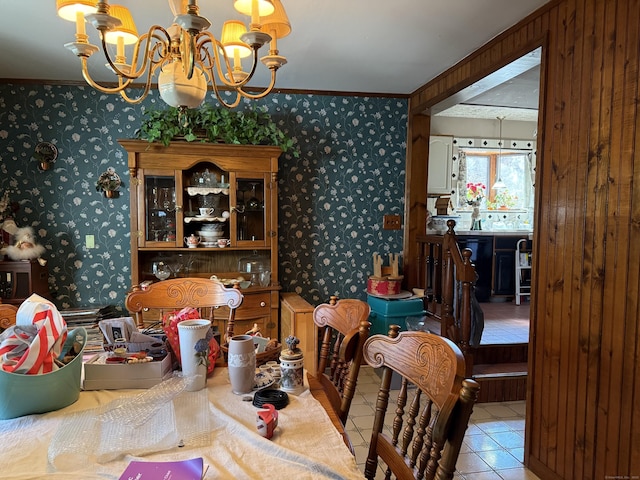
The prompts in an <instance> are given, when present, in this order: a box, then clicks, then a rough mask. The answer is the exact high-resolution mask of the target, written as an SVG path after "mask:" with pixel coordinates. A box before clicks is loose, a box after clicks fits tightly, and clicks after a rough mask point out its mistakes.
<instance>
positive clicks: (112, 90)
mask: <svg viewBox="0 0 640 480" xmlns="http://www.w3.org/2000/svg"><path fill="white" fill-rule="evenodd" d="M87 58H88V57H80V62H81V64H82V76H83V77H84V79H85V81H86V82H87V83H88V84H89V86H91V87H93V88H95V89H96V90H98V91H99V92H102V93H120V92H121V91H122V90H124V89H125V88H127V87H128V86H129V85H130V84H131V83H132V82H133V80H131V79H127V80H126V81H125V82H124V83H122V81H120V82H119V85H118V86H117V87H104V86H102V85H100V84H98V83H96V82H95V81H94V80H93V78H91V75H90V74H89V68H88V67H87Z"/></svg>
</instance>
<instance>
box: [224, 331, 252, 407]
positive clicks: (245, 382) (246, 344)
mask: <svg viewBox="0 0 640 480" xmlns="http://www.w3.org/2000/svg"><path fill="white" fill-rule="evenodd" d="M228 367H229V368H228V370H229V381H230V382H231V390H232V391H233V393H235V394H237V395H241V394H244V393H249V392H251V391H252V390H253V385H254V382H255V377H256V350H255V346H254V345H253V337H252V336H251V335H236V336H234V337H231V340H229V359H228Z"/></svg>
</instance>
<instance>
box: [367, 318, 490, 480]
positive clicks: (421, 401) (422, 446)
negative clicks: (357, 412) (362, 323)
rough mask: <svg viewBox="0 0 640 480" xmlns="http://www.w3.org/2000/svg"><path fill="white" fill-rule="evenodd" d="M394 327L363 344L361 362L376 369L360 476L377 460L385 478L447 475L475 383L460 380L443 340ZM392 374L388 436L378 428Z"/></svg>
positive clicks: (457, 356)
mask: <svg viewBox="0 0 640 480" xmlns="http://www.w3.org/2000/svg"><path fill="white" fill-rule="evenodd" d="M399 330H400V327H399V326H398V325H392V326H391V328H390V332H389V336H387V335H373V336H371V337H370V338H369V339H368V340H367V341H366V342H365V344H364V350H363V356H364V359H365V361H366V362H367V363H368V364H369V365H371V366H372V367H374V368H382V378H381V382H380V389H379V391H378V397H377V401H376V411H375V417H374V421H373V432H372V434H371V443H370V444H369V454H368V457H367V461H366V465H365V477H366V478H368V479H374V478H375V476H376V470H377V468H378V459H380V460H382V462H383V463H384V465H383V466H382V467H383V470H384V469H386V472H385V473H386V477H385V478H390V477H389V475H391V474H393V476H394V477H395V478H397V479H399V480H409V479H412V480H413V479H422V478H424V479H426V480H432V479H434V478H435V479H438V480H445V479H451V478H453V474H454V471H455V467H456V461H457V459H458V454H459V453H460V447H461V445H462V439H463V438H464V433H465V431H466V429H467V425H468V423H469V417H470V416H471V412H472V410H473V404H474V403H475V402H476V400H477V398H478V390H479V389H480V387H479V385H478V384H477V383H476V382H475V381H473V380H471V379H465V377H464V374H465V362H464V357H463V355H462V352H461V351H460V349H459V348H458V347H457V346H456V345H455V344H454V343H453V342H451V341H450V340H449V339H447V338H444V337H441V336H439V335H435V334H432V333H428V332H415V331H408V332H401V333H399ZM394 372H395V373H396V374H398V375H400V378H401V382H400V389H399V390H398V394H397V403H395V404H393V407H392V409H391V410H390V417H389V419H390V422H391V425H390V426H388V427H387V428H388V429H389V430H388V431H390V432H391V433H390V434H389V433H386V432H383V426H384V421H385V415H386V414H387V407H388V405H389V395H390V384H391V377H392V374H393V373H394ZM394 395H395V393H394Z"/></svg>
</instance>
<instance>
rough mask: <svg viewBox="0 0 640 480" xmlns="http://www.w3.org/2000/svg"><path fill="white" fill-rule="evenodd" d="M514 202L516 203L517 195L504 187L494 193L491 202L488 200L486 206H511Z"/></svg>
mask: <svg viewBox="0 0 640 480" xmlns="http://www.w3.org/2000/svg"><path fill="white" fill-rule="evenodd" d="M516 203H518V196H517V195H514V194H512V193H510V192H509V190H507V189H506V188H505V189H504V190H501V191H500V192H498V193H497V194H496V196H495V198H494V199H493V202H489V205H488V208H489V209H490V210H496V209H500V208H502V209H506V208H513V207H515V205H516Z"/></svg>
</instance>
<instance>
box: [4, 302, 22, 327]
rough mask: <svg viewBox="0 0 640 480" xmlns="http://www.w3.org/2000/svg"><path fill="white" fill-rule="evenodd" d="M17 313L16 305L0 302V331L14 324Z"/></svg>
mask: <svg viewBox="0 0 640 480" xmlns="http://www.w3.org/2000/svg"><path fill="white" fill-rule="evenodd" d="M17 313H18V307H16V306H15V305H11V304H8V303H1V302H0V333H1V332H3V331H4V330H5V329H7V328H9V327H10V326H11V325H15V324H16V314H17Z"/></svg>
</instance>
